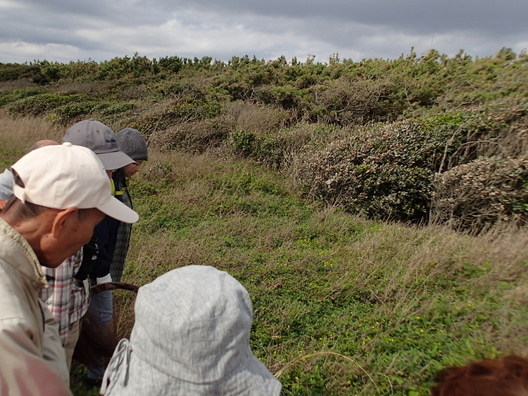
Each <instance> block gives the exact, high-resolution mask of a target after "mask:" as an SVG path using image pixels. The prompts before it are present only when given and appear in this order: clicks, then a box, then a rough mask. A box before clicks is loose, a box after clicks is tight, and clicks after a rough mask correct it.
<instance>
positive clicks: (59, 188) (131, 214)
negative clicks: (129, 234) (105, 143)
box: [11, 143, 139, 223]
mask: <svg viewBox="0 0 528 396" xmlns="http://www.w3.org/2000/svg"><path fill="white" fill-rule="evenodd" d="M11 170H12V172H13V176H14V177H15V183H14V186H13V193H14V195H15V196H16V197H17V198H18V199H20V200H21V201H22V202H31V203H34V204H36V205H40V206H44V207H47V208H53V209H66V208H70V207H77V208H79V209H91V208H96V209H99V210H100V211H101V212H103V213H104V214H106V215H108V216H110V217H113V218H114V219H116V220H119V221H122V222H125V223H135V222H136V221H138V219H139V215H138V214H137V213H136V212H135V211H133V210H132V209H130V208H129V207H128V206H126V205H125V204H123V203H121V202H120V201H119V200H117V199H116V198H114V197H113V196H112V192H111V186H110V180H109V178H108V175H107V174H106V172H105V169H104V167H103V164H102V163H101V161H100V160H99V158H97V156H96V155H95V153H94V152H93V151H92V150H90V149H88V148H86V147H82V146H75V145H72V144H71V143H63V144H62V145H56V146H46V147H42V148H39V149H38V150H33V151H31V152H29V153H28V154H26V155H24V156H23V157H22V158H21V159H20V160H18V161H17V162H16V163H15V164H14V165H13V166H12V167H11Z"/></svg>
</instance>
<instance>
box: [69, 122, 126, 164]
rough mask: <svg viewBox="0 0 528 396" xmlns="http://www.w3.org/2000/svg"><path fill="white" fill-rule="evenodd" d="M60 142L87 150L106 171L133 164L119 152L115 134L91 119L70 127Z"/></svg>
mask: <svg viewBox="0 0 528 396" xmlns="http://www.w3.org/2000/svg"><path fill="white" fill-rule="evenodd" d="M62 142H63V143H64V142H70V143H71V144H74V145H77V146H84V147H87V148H89V149H90V150H92V151H93V152H94V153H95V154H96V155H97V157H99V159H100V160H101V162H102V163H103V166H104V168H105V169H106V170H116V169H119V168H122V167H124V166H125V165H128V164H132V163H133V162H135V161H134V160H133V159H132V158H130V157H129V156H128V155H126V154H125V153H124V152H123V151H122V150H121V148H120V147H119V144H118V142H117V139H116V134H115V132H114V131H113V130H112V129H110V128H109V127H108V126H106V125H105V124H103V123H101V122H99V121H96V120H94V119H93V118H90V119H88V120H84V121H79V122H78V123H76V124H74V125H72V126H71V127H70V128H69V129H68V130H67V131H66V133H65V134H64V137H63V138H62Z"/></svg>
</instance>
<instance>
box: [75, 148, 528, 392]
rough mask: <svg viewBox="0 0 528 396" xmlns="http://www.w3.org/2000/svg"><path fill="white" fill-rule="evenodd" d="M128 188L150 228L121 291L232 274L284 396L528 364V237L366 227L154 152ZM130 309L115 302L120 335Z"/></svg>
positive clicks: (236, 175)
mask: <svg viewBox="0 0 528 396" xmlns="http://www.w3.org/2000/svg"><path fill="white" fill-rule="evenodd" d="M160 169H162V171H160ZM130 189H131V194H132V195H133V198H134V204H135V208H136V210H137V211H138V212H139V213H140V215H141V220H140V222H139V223H138V224H136V225H135V226H134V227H133V237H132V245H131V250H130V253H129V260H128V265H127V267H126V270H125V274H124V280H125V281H128V282H132V283H135V284H139V285H142V284H145V283H148V282H150V281H152V280H154V279H155V278H156V277H157V276H159V275H161V274H163V273H164V272H166V271H169V270H171V269H173V268H177V267H180V266H184V265H190V264H201V265H212V266H215V267H217V268H219V269H222V270H225V271H228V272H229V273H230V274H232V275H233V276H234V277H235V278H237V279H238V280H239V281H240V282H241V283H242V284H243V285H244V286H245V287H246V288H247V289H248V291H249V292H250V295H251V297H252V300H253V304H254V315H255V318H254V323H253V329H252V337H251V342H252V348H253V350H254V353H255V354H256V355H257V356H258V357H259V358H260V359H261V360H262V361H263V362H264V363H265V364H266V366H267V367H268V368H270V370H271V371H272V372H274V373H276V375H277V376H278V377H279V379H280V380H281V382H282V384H283V394H284V395H322V394H324V395H356V394H362V395H426V394H428V389H429V387H430V386H431V384H432V382H431V381H432V378H433V376H434V373H435V372H436V371H437V370H438V369H440V368H442V367H444V366H446V365H451V364H462V363H465V362H467V361H468V360H471V359H478V358H482V357H494V356H499V355H501V354H507V353H519V354H526V353H527V352H528V349H527V348H526V345H527V343H526V342H527V341H528V322H526V317H528V316H527V315H528V312H527V308H526V304H525V303H526V302H527V301H528V293H527V292H526V291H525V290H526V285H527V276H526V275H525V270H524V269H525V267H526V264H527V262H528V252H527V249H526V248H525V246H526V241H527V239H528V238H527V235H525V234H522V233H519V232H518V233H517V234H515V235H509V234H507V233H502V234H499V235H494V236H493V235H488V236H481V237H479V238H476V237H469V236H463V235H457V234H455V233H453V232H451V231H448V230H445V229H441V228H429V227H422V228H418V227H407V226H404V225H398V224H386V223H379V222H372V221H367V220H364V219H361V218H358V217H354V216H351V215H348V214H346V213H344V212H342V211H340V210H338V209H332V208H330V209H328V208H326V209H325V208H322V207H318V206H315V205H313V204H311V203H309V202H305V201H303V200H302V199H301V198H299V196H298V195H297V194H296V193H295V191H294V190H293V189H292V188H291V187H290V186H289V185H288V181H287V179H286V178H285V177H284V176H283V175H281V174H279V173H275V172H272V171H269V170H265V169H263V168H261V167H258V166H255V165H251V164H249V163H243V162H238V163H234V162H231V161H223V160H221V159H218V158H215V157H213V156H207V155H204V156H198V157H193V156H189V155H186V154H182V153H175V154H173V155H169V154H159V153H154V155H153V158H152V159H151V161H149V162H147V163H146V164H145V165H144V169H143V170H142V172H141V174H139V175H138V176H137V177H136V179H134V180H133V182H132V183H131V186H130ZM523 241H524V245H523V244H522V242H523ZM131 298H133V297H132V296H131V295H130V294H126V293H125V294H120V295H118V296H117V298H116V301H117V304H118V310H119V315H120V316H119V318H120V332H121V334H123V335H127V334H128V333H129V331H130V326H131V325H132V323H133V318H132V309H133V308H132V303H133V301H132V299H131ZM77 370H79V368H78V369H77ZM78 378H79V377H75V376H74V379H75V380H78ZM74 382H75V381H74ZM88 394H89V393H83V391H82V390H80V391H77V392H76V395H79V396H82V395H88Z"/></svg>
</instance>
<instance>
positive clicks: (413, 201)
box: [298, 114, 463, 221]
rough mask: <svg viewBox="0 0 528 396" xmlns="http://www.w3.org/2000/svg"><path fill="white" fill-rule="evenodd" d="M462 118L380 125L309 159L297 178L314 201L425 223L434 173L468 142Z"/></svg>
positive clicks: (321, 151) (355, 210) (356, 211)
mask: <svg viewBox="0 0 528 396" xmlns="http://www.w3.org/2000/svg"><path fill="white" fill-rule="evenodd" d="M462 121H463V117H462V116H461V115H459V114H454V115H441V116H437V117H431V118H428V119H419V120H412V121H404V122H398V123H393V124H388V125H376V126H373V127H370V128H368V129H364V130H359V131H358V132H356V133H354V134H353V135H352V136H350V137H349V138H346V139H343V140H341V141H338V142H335V143H332V144H330V146H329V147H328V148H327V149H325V150H317V151H316V152H315V153H314V154H310V155H307V157H306V159H305V161H304V164H303V166H302V168H301V170H300V171H299V173H298V178H299V180H300V182H301V183H302V184H303V185H304V186H305V189H306V191H307V192H309V193H310V194H311V195H312V196H314V197H316V198H318V199H323V200H324V201H326V202H328V203H330V204H337V205H340V206H343V207H345V208H346V209H347V210H348V211H350V212H352V213H357V214H362V215H365V216H368V217H373V218H378V219H392V220H404V221H409V220H413V221H420V220H423V219H425V217H426V215H427V211H428V207H429V199H430V194H431V182H432V179H433V176H434V173H435V172H436V171H437V170H438V169H439V168H440V167H441V166H442V164H443V163H444V162H445V158H446V157H448V158H449V157H451V156H452V155H454V154H455V153H456V152H457V150H458V148H459V147H460V146H461V144H462V142H463V134H462V133H461V129H460V125H461V124H462Z"/></svg>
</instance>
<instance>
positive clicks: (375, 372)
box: [0, 49, 528, 396]
mask: <svg viewBox="0 0 528 396" xmlns="http://www.w3.org/2000/svg"><path fill="white" fill-rule="evenodd" d="M527 73H528V72H527V57H526V56H525V55H524V54H520V55H516V54H513V53H512V52H511V51H509V50H507V49H502V50H500V51H499V52H498V53H497V55H496V56H495V57H490V58H483V59H472V58H471V57H470V56H469V55H466V54H464V53H463V52H461V53H460V54H458V55H457V56H455V57H452V58H448V57H446V56H443V55H440V54H438V53H437V52H436V51H430V52H429V53H428V54H426V55H425V56H422V57H419V56H417V55H416V54H414V53H411V54H409V55H408V56H402V57H401V58H399V59H395V60H382V59H369V60H362V61H360V62H354V61H352V60H340V59H338V58H337V57H335V58H333V59H331V60H330V61H329V62H328V63H326V64H320V63H315V62H313V60H310V59H308V60H307V61H306V62H304V63H301V62H298V61H297V60H291V61H286V60H285V59H278V60H276V61H260V60H256V59H250V58H248V57H244V58H233V59H232V60H231V61H230V62H227V63H221V62H216V61H212V60H211V59H209V58H203V59H200V60H198V59H194V60H188V59H180V58H177V57H168V58H164V59H159V60H149V59H146V58H143V57H140V56H134V57H132V58H116V59H113V60H111V61H108V62H102V63H95V62H74V63H70V64H66V65H63V64H53V63H49V62H45V61H43V62H34V63H32V64H27V65H13V64H11V65H0V80H1V81H2V82H0V106H1V107H2V109H1V110H0V150H1V156H0V161H1V162H0V169H1V168H3V167H7V166H9V164H11V163H12V162H14V161H15V160H16V159H17V158H18V157H19V156H20V155H22V154H23V152H24V150H25V149H26V148H27V147H28V146H30V145H31V144H32V143H33V141H35V140H38V139H41V138H55V139H58V140H60V139H61V137H62V135H63V134H64V131H65V129H66V128H67V127H68V126H69V125H70V124H72V123H74V122H75V121H77V120H80V119H84V118H87V117H94V118H97V119H99V120H101V121H103V122H105V123H107V124H108V125H109V126H111V127H112V128H113V129H114V130H116V131H117V130H119V129H121V128H123V127H125V126H129V127H135V128H137V129H139V130H140V131H142V132H143V133H144V134H145V136H146V137H147V138H148V141H149V145H150V146H149V147H150V148H149V149H150V153H151V158H150V160H149V161H148V162H147V163H145V164H144V165H143V168H142V171H141V172H140V174H138V175H137V176H136V177H135V178H134V179H133V180H132V182H131V186H130V189H131V194H132V196H133V199H134V204H135V208H136V210H137V211H138V212H139V213H140V216H141V220H140V222H139V223H138V224H136V225H135V226H134V228H133V235H132V238H133V240H132V246H131V251H130V254H129V262H128V266H127V268H126V271H125V275H124V280H126V281H128V282H131V283H135V284H138V285H142V284H145V283H147V282H149V281H152V280H153V279H155V278H156V277H157V276H159V275H161V274H162V273H164V272H166V271H168V270H170V269H172V268H176V267H180V266H183V265H189V264H202V265H213V266H215V267H217V268H219V269H222V270H226V271H228V272H229V273H231V274H232V275H233V276H235V277H236V278H237V279H238V280H239V281H240V282H241V283H242V284H243V285H244V286H245V287H246V288H247V289H248V291H249V292H250V294H251V297H252V300H253V304H254V310H255V321H254V326H253V331H252V337H251V343H252V348H253V350H254V351H255V354H256V355H257V356H258V357H259V358H260V359H261V360H262V361H263V362H264V363H265V364H266V366H267V367H269V368H270V370H271V371H272V372H274V373H275V375H276V376H277V377H279V379H280V380H281V382H282V383H283V389H284V392H283V393H284V395H356V394H362V395H408V396H416V395H427V394H428V391H427V390H428V388H429V386H430V385H431V383H432V380H433V377H434V373H435V372H436V371H437V370H438V369H439V368H441V367H444V366H446V365H450V364H461V363H465V362H467V361H469V360H471V359H478V358H482V357H494V356H499V355H503V354H508V353H517V354H521V355H524V356H527V355H528V349H527V345H528V343H527V341H528V322H527V320H526V318H527V317H528V312H527V309H526V307H527V306H528V305H527V302H528V293H527V290H528V287H527V286H528V283H527V282H528V276H527V275H526V266H527V264H528V248H527V242H528V233H527V231H526V227H525V222H526V215H527V214H528V199H527V188H526V186H527V183H528V178H527V173H528V170H527V169H528V168H527V157H526V155H527V152H528V151H527V150H526V148H527V146H526V139H527V136H526V134H527V129H528V128H527V114H526V112H527V110H528V106H527V101H526V99H527V95H528V84H526V82H527V81H528V78H527V77H528V75H527ZM396 221H397V222H396ZM427 224H428V225H427ZM457 230H458V231H457ZM460 231H464V232H460ZM116 300H117V301H116V303H117V309H118V318H119V331H120V333H121V334H123V335H127V334H129V331H130V328H131V325H132V323H133V315H132V304H133V296H130V295H129V294H127V292H117V293H116ZM82 375H83V367H82V366H77V367H76V370H75V371H74V373H73V375H72V384H73V385H72V386H73V389H74V392H75V394H76V395H78V396H83V395H89V394H95V393H90V391H87V390H86V389H84V388H83V386H82V385H81V384H80V379H81V378H82Z"/></svg>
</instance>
